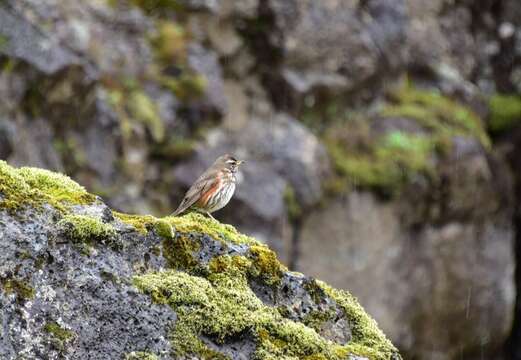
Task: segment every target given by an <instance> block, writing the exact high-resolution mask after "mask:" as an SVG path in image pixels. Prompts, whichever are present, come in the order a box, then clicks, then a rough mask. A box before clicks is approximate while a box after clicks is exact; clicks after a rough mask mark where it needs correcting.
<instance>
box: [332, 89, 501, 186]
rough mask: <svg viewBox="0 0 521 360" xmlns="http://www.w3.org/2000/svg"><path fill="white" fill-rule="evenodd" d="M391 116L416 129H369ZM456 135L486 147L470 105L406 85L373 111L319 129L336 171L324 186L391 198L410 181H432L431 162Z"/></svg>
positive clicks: (434, 173) (435, 161)
mask: <svg viewBox="0 0 521 360" xmlns="http://www.w3.org/2000/svg"><path fill="white" fill-rule="evenodd" d="M397 118H398V119H405V120H407V121H411V122H412V123H414V124H415V127H416V128H419V129H420V131H407V130H387V131H386V132H384V133H381V132H380V133H378V132H376V131H375V130H373V127H374V126H375V125H376V124H377V123H378V122H386V121H390V119H397ZM457 137H463V138H472V139H476V140H477V141H478V142H479V143H480V144H481V146H482V147H483V149H485V150H487V149H489V148H490V146H491V145H490V144H491V143H490V138H489V137H488V135H487V133H486V131H485V128H484V126H483V123H482V120H481V119H480V118H479V117H478V116H477V115H476V114H475V113H474V112H473V111H472V110H471V109H470V108H468V107H466V106H465V105H463V104H460V103H458V102H456V101H454V100H452V99H450V98H448V97H446V96H444V95H442V94H440V93H439V92H438V91H436V90H425V89H419V88H415V87H413V86H411V85H410V84H406V85H405V86H403V87H401V88H399V89H398V90H396V91H395V92H393V93H392V94H391V95H390V96H389V101H388V102H387V103H386V104H385V105H384V106H382V107H381V108H380V109H379V110H378V111H377V112H376V113H375V114H373V115H371V116H368V117H362V116H360V115H355V116H353V118H351V119H348V120H345V121H340V122H337V123H335V124H333V125H331V126H330V128H329V129H327V130H326V131H325V133H324V134H323V140H324V142H325V144H326V146H327V149H328V151H329V154H330V156H331V159H332V160H333V164H334V167H335V170H336V174H337V176H336V177H335V178H334V179H332V180H331V181H330V182H329V184H328V188H329V190H330V191H332V192H335V193H336V192H344V191H346V190H347V191H349V190H350V188H352V187H361V188H369V189H373V190H376V191H378V192H380V193H381V194H384V195H386V196H394V195H397V194H399V193H400V191H401V190H402V189H403V188H404V187H405V186H406V185H407V184H409V183H411V182H414V181H415V180H416V179H419V178H422V179H424V180H427V181H430V182H435V181H436V179H437V164H438V162H439V161H440V160H443V158H444V157H445V156H446V155H447V154H449V153H450V152H451V149H452V144H453V141H454V139H455V138H457ZM422 181H423V180H422Z"/></svg>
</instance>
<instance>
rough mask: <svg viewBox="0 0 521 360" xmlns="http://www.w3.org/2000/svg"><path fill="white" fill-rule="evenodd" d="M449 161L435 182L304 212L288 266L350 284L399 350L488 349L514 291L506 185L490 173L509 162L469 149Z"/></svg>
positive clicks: (503, 334)
mask: <svg viewBox="0 0 521 360" xmlns="http://www.w3.org/2000/svg"><path fill="white" fill-rule="evenodd" d="M449 163H450V164H451V166H450V167H449V168H447V169H445V171H444V172H443V175H442V177H443V180H442V184H441V185H440V187H439V188H428V189H423V190H422V188H421V187H418V186H409V187H406V188H405V189H404V191H403V197H399V198H396V199H394V200H392V201H382V200H379V199H378V198H377V197H375V195H374V194H371V193H369V192H364V191H356V192H351V193H349V194H348V195H345V196H343V197H339V198H336V199H334V200H331V201H330V202H329V203H327V205H325V206H324V207H322V208H320V209H318V210H317V211H315V212H313V213H311V215H310V216H309V217H308V218H307V219H306V221H305V222H304V224H303V228H302V230H301V237H300V240H299V253H300V257H299V260H298V265H297V269H300V270H303V269H305V271H306V272H308V273H311V274H313V275H314V276H319V277H322V278H325V279H326V280H327V281H329V282H331V283H332V284H334V285H335V286H338V287H342V288H349V289H350V290H351V291H352V292H353V294H354V295H355V296H357V298H358V299H359V300H360V301H361V303H362V304H363V305H364V306H365V307H366V308H367V309H369V310H370V311H371V312H372V313H373V314H374V316H375V318H376V319H377V320H378V322H379V323H380V324H381V326H382V328H383V329H384V331H386V332H387V333H388V334H389V335H390V337H391V338H392V339H393V340H394V342H395V343H396V344H398V346H399V348H400V349H401V350H402V351H403V352H404V353H405V354H407V357H410V358H422V359H423V358H429V359H440V360H441V359H447V360H448V359H455V358H458V357H460V358H461V356H463V358H468V359H472V358H475V356H478V355H479V354H486V355H485V356H486V357H489V358H493V357H496V356H499V355H500V353H501V347H502V345H503V344H504V342H505V340H506V339H507V338H508V336H509V333H510V329H511V324H512V321H513V314H514V313H513V310H514V304H515V293H516V291H515V282H514V268H515V259H514V254H513V252H512V249H513V243H514V231H513V227H512V224H511V222H510V219H511V216H512V213H511V209H512V208H511V204H510V205H509V202H508V201H507V200H506V198H505V197H504V196H505V194H508V193H509V191H510V190H508V184H507V187H506V190H505V193H502V191H503V189H501V186H502V185H505V184H501V183H500V182H495V180H494V179H495V178H499V179H505V178H508V172H507V173H506V174H505V173H502V172H501V171H500V170H499V169H501V167H499V169H498V166H495V165H494V163H493V161H491V162H487V160H486V158H485V157H484V156H483V153H480V152H475V151H471V152H470V153H469V152H467V153H466V155H463V154H462V153H459V156H458V159H452V161H450V162H449ZM492 169H493V170H492ZM502 170H504V169H502ZM491 171H494V174H495V175H491V173H490V172H491ZM412 194H414V196H413V195H412ZM477 194H479V196H477ZM427 199H430V200H427ZM382 290H383V291H382ZM375 293H379V294H380V295H379V296H374V294H375ZM448 324H450V325H448ZM483 324H486V326H483ZM477 354H478V355H477Z"/></svg>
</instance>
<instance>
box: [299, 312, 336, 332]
mask: <svg viewBox="0 0 521 360" xmlns="http://www.w3.org/2000/svg"><path fill="white" fill-rule="evenodd" d="M335 316H336V312H335V311H334V310H330V311H316V310H313V311H311V312H309V314H307V315H306V316H305V317H304V318H303V319H302V323H303V324H304V325H306V326H308V327H310V328H312V329H315V331H317V332H319V331H320V330H321V328H322V325H323V324H324V323H325V322H327V321H329V320H332V319H334V318H335Z"/></svg>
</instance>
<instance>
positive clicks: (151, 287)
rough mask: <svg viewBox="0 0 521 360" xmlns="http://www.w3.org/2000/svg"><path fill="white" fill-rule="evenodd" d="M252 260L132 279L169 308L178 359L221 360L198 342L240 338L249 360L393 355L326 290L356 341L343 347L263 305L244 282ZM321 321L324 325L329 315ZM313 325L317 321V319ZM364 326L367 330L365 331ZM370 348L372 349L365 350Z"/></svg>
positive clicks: (228, 259)
mask: <svg viewBox="0 0 521 360" xmlns="http://www.w3.org/2000/svg"><path fill="white" fill-rule="evenodd" d="M263 251H264V250H263ZM258 260H259V259H258V257H253V258H249V257H247V256H239V255H236V256H230V255H222V256H218V257H215V258H213V259H212V260H211V261H210V263H209V266H208V270H209V272H207V273H206V275H205V277H201V276H196V275H193V274H191V273H187V272H182V271H175V270H168V271H163V272H154V273H149V274H145V275H141V276H136V277H134V285H135V286H136V287H137V288H138V289H139V290H141V291H142V292H144V293H146V294H148V295H150V296H151V297H152V299H153V300H154V301H155V302H157V303H161V304H168V305H170V306H171V307H172V308H173V309H174V310H175V311H176V313H177V314H178V320H177V322H176V324H175V329H174V330H173V334H172V342H173V348H174V349H175V351H176V355H178V356H183V355H188V354H193V355H198V356H200V357H202V358H205V359H213V358H221V357H222V356H223V355H222V354H221V355H218V354H216V353H215V352H214V351H212V350H211V349H209V348H208V347H207V346H206V345H205V343H204V342H203V341H202V340H201V336H203V335H204V336H208V337H211V338H212V339H213V340H214V341H216V342H217V343H223V342H225V341H226V340H227V339H232V338H234V337H236V336H240V335H241V334H244V333H248V334H250V335H251V336H253V338H254V339H256V345H257V347H256V350H255V353H254V355H253V358H254V359H304V358H309V359H322V358H324V359H333V360H336V359H338V360H340V359H345V358H346V357H347V356H348V355H349V354H356V355H363V356H368V358H369V359H372V360H384V359H385V360H389V359H390V357H391V354H393V353H395V352H396V349H395V348H394V347H393V346H392V344H391V343H390V342H389V341H388V340H387V339H386V338H385V336H384V335H383V334H382V333H381V332H380V330H378V329H377V328H373V326H376V325H375V324H374V322H372V320H370V318H369V317H368V315H367V314H365V313H364V312H363V310H362V308H361V307H360V305H358V303H357V302H356V300H354V299H353V298H352V297H351V296H350V295H349V294H347V293H337V292H332V290H330V289H329V288H327V289H328V290H327V291H329V292H331V293H332V295H333V296H334V299H335V301H337V302H338V303H339V305H340V306H341V307H342V308H343V309H344V310H345V312H346V315H347V316H348V318H349V321H350V324H351V323H352V322H353V324H352V325H353V329H354V330H353V331H354V332H355V333H356V336H357V337H355V338H354V340H353V341H352V342H350V343H349V344H347V345H344V344H338V343H334V342H332V341H329V340H327V339H325V338H323V337H322V336H320V335H319V334H318V333H317V332H316V330H315V329H314V327H317V328H318V327H319V325H318V322H317V321H310V324H309V325H310V326H306V324H303V323H298V322H294V321H292V320H289V319H286V318H284V317H283V316H282V315H281V314H280V312H279V310H278V309H277V308H275V307H270V306H267V305H265V304H264V303H263V302H262V301H261V300H260V299H259V298H258V297H257V296H256V295H255V293H254V292H253V291H252V290H251V288H250V286H249V283H248V277H249V276H250V275H251V271H252V268H253V267H254V266H255V263H256V262H257V261H258ZM270 262H271V261H270ZM279 266H280V264H279ZM321 286H324V287H325V285H321ZM324 316H325V318H324V319H323V320H324V321H325V320H327V319H328V318H329V317H330V314H325V315H324ZM319 318H320V319H319ZM317 319H319V320H322V317H320V316H319V315H317V316H316V319H315V320H317ZM366 326H368V327H369V328H368V329H365V327H366ZM363 336H369V337H370V338H363ZM370 345H372V346H373V348H369V346H370Z"/></svg>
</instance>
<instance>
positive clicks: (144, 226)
mask: <svg viewBox="0 0 521 360" xmlns="http://www.w3.org/2000/svg"><path fill="white" fill-rule="evenodd" d="M112 215H114V217H115V218H117V219H119V220H121V221H122V222H124V223H125V224H127V225H130V226H132V227H133V228H134V229H136V231H137V232H139V233H140V234H142V235H146V234H147V233H148V230H150V229H151V228H153V227H154V225H155V223H156V222H157V221H158V219H157V218H155V217H153V216H152V215H133V214H123V213H120V212H117V211H112Z"/></svg>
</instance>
